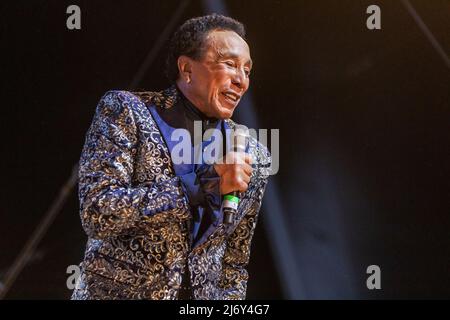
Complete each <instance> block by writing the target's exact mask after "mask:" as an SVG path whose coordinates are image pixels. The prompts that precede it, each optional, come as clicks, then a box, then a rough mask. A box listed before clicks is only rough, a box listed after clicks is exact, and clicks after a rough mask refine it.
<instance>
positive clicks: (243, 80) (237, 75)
mask: <svg viewBox="0 0 450 320" xmlns="http://www.w3.org/2000/svg"><path fill="white" fill-rule="evenodd" d="M231 82H232V83H233V84H234V85H235V86H236V87H238V88H239V89H241V90H242V89H243V90H244V91H245V90H246V86H248V79H247V77H246V75H245V71H244V70H239V69H236V72H234V74H233V77H232V78H231Z"/></svg>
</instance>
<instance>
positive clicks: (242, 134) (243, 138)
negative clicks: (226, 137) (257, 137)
mask: <svg viewBox="0 0 450 320" xmlns="http://www.w3.org/2000/svg"><path fill="white" fill-rule="evenodd" d="M248 136H249V133H248V128H247V127H246V126H244V125H236V126H235V127H234V130H233V149H234V151H236V152H245V147H246V146H247V142H248Z"/></svg>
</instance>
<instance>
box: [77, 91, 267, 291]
mask: <svg viewBox="0 0 450 320" xmlns="http://www.w3.org/2000/svg"><path fill="white" fill-rule="evenodd" d="M176 100H177V90H176V89H175V88H174V87H171V88H169V89H167V90H165V91H161V92H136V93H131V92H127V91H109V92H107V93H106V94H105V95H104V96H103V97H102V98H101V100H100V102H99V103H98V106H97V110H96V113H95V116H94V119H93V122H92V124H91V127H90V128H89V130H88V132H87V135H86V141H85V144H84V147H83V151H82V154H81V158H80V163H79V199H80V216H81V222H82V226H83V228H84V230H85V232H86V234H87V236H88V241H87V245H86V251H85V256H84V260H83V261H82V263H81V264H80V267H81V276H80V277H79V278H78V280H77V283H76V288H75V289H74V291H73V294H72V299H177V298H178V297H179V292H180V288H181V284H182V279H183V277H185V276H188V274H187V273H185V266H186V264H187V265H188V268H189V271H190V283H191V287H192V293H191V294H192V299H208V300H209V299H244V298H245V294H246V288H247V280H248V272H247V270H246V267H247V265H248V262H249V257H250V245H251V240H252V236H253V233H254V230H255V227H256V223H257V219H258V212H259V209H260V206H261V201H262V197H263V193H264V189H265V186H266V183H267V178H268V169H267V166H268V165H269V164H270V156H269V153H268V151H267V149H266V148H265V147H263V146H262V145H260V144H259V143H258V142H257V141H256V140H254V139H252V138H250V149H249V152H250V153H251V154H252V155H253V158H254V159H255V160H256V163H257V165H259V166H257V168H256V169H254V171H253V174H252V178H251V181H250V184H249V188H248V190H247V191H246V192H245V193H244V194H243V196H242V197H241V201H240V203H239V207H238V214H237V216H236V217H234V223H233V224H231V225H224V224H223V223H222V221H219V222H218V223H217V225H215V230H214V232H212V233H211V235H210V236H209V237H208V238H207V239H206V240H205V241H204V242H203V243H200V244H198V245H196V246H192V244H191V242H190V232H191V227H190V226H191V221H192V214H191V211H190V207H189V202H188V200H187V197H186V195H185V194H183V188H182V187H181V185H180V180H179V178H178V177H177V176H176V175H175V173H174V170H173V167H172V163H171V158H170V153H169V151H168V149H167V146H166V145H165V142H164V140H163V138H162V136H161V133H160V131H159V129H158V127H157V124H156V123H155V120H154V119H153V118H152V116H151V113H150V111H149V108H170V107H171V106H172V105H173V104H174V103H175V102H176ZM227 122H228V124H229V125H230V127H234V125H235V124H234V123H233V122H232V121H231V120H227Z"/></svg>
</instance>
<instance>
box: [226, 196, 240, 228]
mask: <svg viewBox="0 0 450 320" xmlns="http://www.w3.org/2000/svg"><path fill="white" fill-rule="evenodd" d="M238 204H239V191H233V192H231V193H228V194H226V195H224V196H223V223H224V224H232V223H233V220H234V215H235V214H236V213H237V208H238Z"/></svg>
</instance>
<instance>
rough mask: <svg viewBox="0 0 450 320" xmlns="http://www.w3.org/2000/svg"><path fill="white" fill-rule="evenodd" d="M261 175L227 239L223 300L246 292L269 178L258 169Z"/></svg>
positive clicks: (267, 159)
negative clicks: (238, 220)
mask: <svg viewBox="0 0 450 320" xmlns="http://www.w3.org/2000/svg"><path fill="white" fill-rule="evenodd" d="M266 155H267V157H266V158H265V161H266V162H269V164H270V155H269V154H268V152H267V151H266ZM258 170H259V169H258ZM263 171H264V170H263ZM258 176H259V177H258V178H256V179H255V180H254V181H253V183H251V184H250V186H249V189H248V190H247V191H246V192H245V194H244V197H243V199H242V200H241V203H240V207H241V208H243V210H244V212H243V217H242V219H241V221H240V222H239V224H238V225H237V227H236V229H235V230H234V231H233V233H232V235H231V236H230V238H229V239H228V241H227V246H226V249H225V254H224V258H223V262H222V277H221V282H220V286H221V288H222V289H223V295H222V299H223V300H243V299H245V295H246V292H247V281H248V271H247V266H248V263H249V260H250V247H251V241H252V238H253V234H254V232H255V228H256V223H257V221H258V216H259V211H260V208H261V203H262V198H263V195H264V191H265V188H266V185H267V181H268V175H266V174H265V173H262V172H259V173H258Z"/></svg>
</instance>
